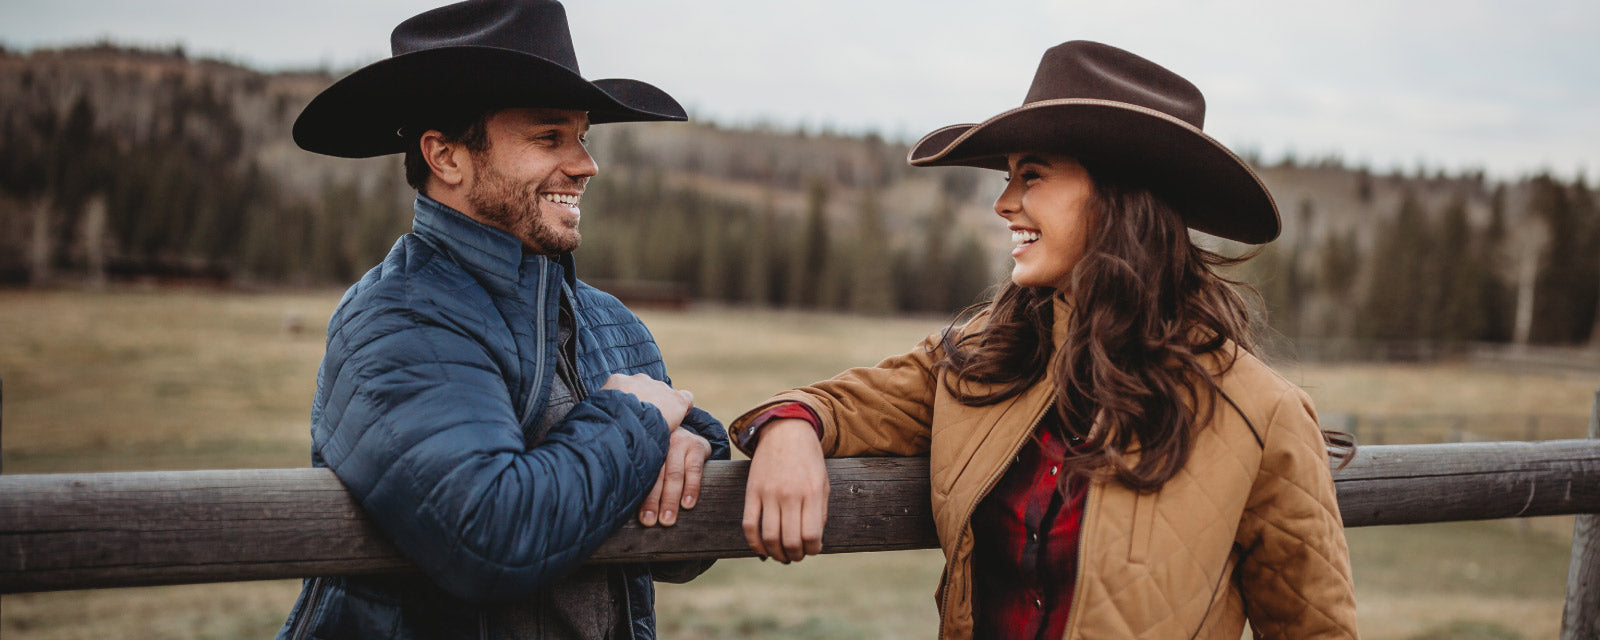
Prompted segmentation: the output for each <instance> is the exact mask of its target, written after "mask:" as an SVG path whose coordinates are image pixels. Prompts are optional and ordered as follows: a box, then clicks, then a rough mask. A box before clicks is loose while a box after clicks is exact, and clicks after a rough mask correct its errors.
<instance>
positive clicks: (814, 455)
mask: <svg viewBox="0 0 1600 640" xmlns="http://www.w3.org/2000/svg"><path fill="white" fill-rule="evenodd" d="M828 491H829V488H828V468H827V466H826V465H825V464H823V460H822V443H821V442H819V441H818V440H817V431H816V429H814V428H813V427H812V426H811V424H810V423H807V422H806V421H804V420H795V419H779V420H773V421H772V422H769V423H767V424H765V425H762V426H761V433H760V441H759V443H758V444H757V446H756V453H755V455H754V456H752V457H751V459H750V479H749V481H747V482H746V483H745V493H744V538H745V541H746V542H748V543H749V544H750V548H751V549H752V550H754V551H755V552H756V553H757V554H759V555H761V557H762V558H769V557H770V558H773V559H775V560H777V561H779V562H782V563H784V564H789V563H790V562H799V561H800V560H801V559H803V558H805V557H806V556H808V555H816V554H818V553H822V526H823V524H824V523H825V522H826V521H827V519H828Z"/></svg>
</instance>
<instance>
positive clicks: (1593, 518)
mask: <svg viewBox="0 0 1600 640" xmlns="http://www.w3.org/2000/svg"><path fill="white" fill-rule="evenodd" d="M1589 439H1590V440H1592V441H1594V442H1600V389H1596V390H1595V392H1594V410H1593V411H1592V412H1591V413H1590V414H1589ZM1575 520H1576V522H1575V523H1573V526H1572V557H1571V558H1570V559H1569V560H1568V565H1567V596H1566V601H1565V602H1564V603H1563V607H1562V613H1561V640H1595V639H1596V638H1600V513H1587V514H1583V515H1580V516H1578V517H1577V518H1576V519H1575Z"/></svg>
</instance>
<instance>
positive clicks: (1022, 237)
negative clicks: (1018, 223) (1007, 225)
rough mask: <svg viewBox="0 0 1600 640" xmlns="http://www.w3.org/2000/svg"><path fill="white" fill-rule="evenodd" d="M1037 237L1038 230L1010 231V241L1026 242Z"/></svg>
mask: <svg viewBox="0 0 1600 640" xmlns="http://www.w3.org/2000/svg"><path fill="white" fill-rule="evenodd" d="M1038 239H1039V232H1038V231H1022V230H1017V231H1012V232H1011V241H1012V242H1014V243H1017V244H1028V243H1030V242H1033V241H1036V240H1038Z"/></svg>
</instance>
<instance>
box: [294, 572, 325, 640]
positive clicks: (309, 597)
mask: <svg viewBox="0 0 1600 640" xmlns="http://www.w3.org/2000/svg"><path fill="white" fill-rule="evenodd" d="M326 584H327V583H326V581H324V580H323V579H322V578H321V577H320V576H319V577H316V578H312V579H311V588H310V589H307V590H306V603H305V604H306V607H305V609H302V610H301V611H300V619H299V620H295V621H294V633H292V634H289V637H291V638H294V640H305V637H306V634H307V633H309V632H310V631H311V618H312V617H313V616H315V615H316V613H317V609H318V608H320V606H319V605H320V603H321V600H322V590H323V588H324V586H325V585H326Z"/></svg>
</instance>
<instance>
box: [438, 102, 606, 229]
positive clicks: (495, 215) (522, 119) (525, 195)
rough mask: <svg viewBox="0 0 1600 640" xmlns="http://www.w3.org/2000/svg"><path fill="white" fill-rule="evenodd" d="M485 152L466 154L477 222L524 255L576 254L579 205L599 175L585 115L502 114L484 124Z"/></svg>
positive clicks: (544, 111) (516, 111) (523, 111)
mask: <svg viewBox="0 0 1600 640" xmlns="http://www.w3.org/2000/svg"><path fill="white" fill-rule="evenodd" d="M484 128H485V131H486V133H487V134H488V139H489V147H488V149H486V150H484V151H483V152H482V153H472V174H473V177H472V184H471V186H470V188H469V189H468V191H467V203H468V204H469V205H470V206H471V207H472V209H473V212H472V213H475V214H477V215H476V217H478V218H479V220H480V221H482V222H484V223H485V224H488V225H490V226H492V227H496V228H499V229H502V230H504V231H506V232H508V233H510V234H511V235H514V236H516V237H517V238H518V239H519V240H521V241H522V245H523V246H524V247H525V248H526V249H527V250H528V251H530V252H532V253H537V254H541V255H557V254H562V253H567V252H570V251H572V250H573V249H577V248H578V241H579V239H580V236H579V234H578V215H579V214H578V200H579V198H580V197H582V195H583V189H584V185H585V184H586V183H588V181H589V178H590V177H592V176H594V175H595V174H596V173H599V167H597V166H596V165H595V163H594V158H591V157H589V151H588V150H587V149H585V148H584V146H583V145H584V138H585V136H586V135H587V134H588V131H589V115H588V114H587V113H584V112H582V111H568V110H564V109H529V108H516V109H502V110H500V111H497V112H495V113H494V114H493V115H491V116H489V118H488V120H487V121H486V122H485V127H484Z"/></svg>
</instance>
